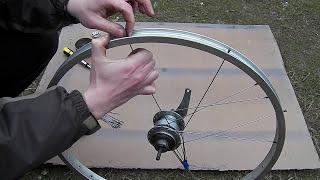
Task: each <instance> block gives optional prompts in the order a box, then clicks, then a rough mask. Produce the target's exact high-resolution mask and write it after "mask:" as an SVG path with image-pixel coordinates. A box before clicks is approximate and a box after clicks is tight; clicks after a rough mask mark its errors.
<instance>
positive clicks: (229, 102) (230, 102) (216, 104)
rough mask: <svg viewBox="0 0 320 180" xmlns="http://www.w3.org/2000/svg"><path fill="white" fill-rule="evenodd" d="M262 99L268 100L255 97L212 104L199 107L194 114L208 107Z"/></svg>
mask: <svg viewBox="0 0 320 180" xmlns="http://www.w3.org/2000/svg"><path fill="white" fill-rule="evenodd" d="M263 99H268V97H257V98H252V99H242V100H238V101H226V102H223V103H214V104H208V105H204V106H199V108H200V109H198V110H197V111H196V112H195V113H197V112H199V111H201V110H203V109H206V108H208V107H214V106H221V105H226V104H235V103H245V102H252V101H259V100H263ZM192 114H193V113H190V114H187V115H186V116H185V117H187V116H190V115H192Z"/></svg>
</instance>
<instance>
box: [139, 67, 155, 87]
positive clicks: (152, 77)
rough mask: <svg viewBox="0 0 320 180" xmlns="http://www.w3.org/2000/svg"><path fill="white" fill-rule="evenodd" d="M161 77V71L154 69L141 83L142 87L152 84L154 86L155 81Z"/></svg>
mask: <svg viewBox="0 0 320 180" xmlns="http://www.w3.org/2000/svg"><path fill="white" fill-rule="evenodd" d="M158 77H159V72H157V71H152V72H151V73H150V74H149V75H148V77H147V78H146V79H145V80H144V81H143V82H142V83H141V87H144V86H147V85H152V86H154V81H155V80H157V79H158Z"/></svg>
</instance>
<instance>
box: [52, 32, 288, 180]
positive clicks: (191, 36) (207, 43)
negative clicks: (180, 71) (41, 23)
mask: <svg viewBox="0 0 320 180" xmlns="http://www.w3.org/2000/svg"><path fill="white" fill-rule="evenodd" d="M135 43H167V44H175V45H181V46H187V47H191V48H195V49H199V50H202V51H205V52H208V53H210V54H213V55H215V56H218V57H220V58H222V59H224V60H226V61H228V62H229V63H231V64H233V65H235V66H237V67H238V68H239V69H241V70H243V71H244V72H245V73H246V74H247V75H249V76H250V77H251V78H252V79H253V80H255V81H256V82H257V83H258V85H259V86H260V87H261V88H262V89H263V91H264V92H265V93H266V95H267V96H268V98H269V99H270V102H271V104H272V106H273V109H274V111H275V115H276V131H275V137H274V140H273V143H272V146H271V148H270V150H269V152H268V154H267V155H266V156H265V158H264V159H263V161H262V162H261V163H260V164H259V165H258V166H257V167H256V168H255V169H253V170H252V171H251V172H250V173H248V174H247V175H246V176H245V177H243V179H260V178H262V177H263V176H264V175H265V174H266V173H268V172H269V171H270V170H271V168H272V167H273V165H274V164H275V163H276V161H277V160H278V158H279V156H280V154H281V151H282V148H283V144H284V140H285V120H284V114H283V110H282V107H281V104H280V102H279V98H278V96H277V94H276V92H275V90H274V88H273V86H272V84H271V82H270V81H269V80H268V78H267V76H266V75H265V74H264V73H263V71H262V70H260V69H259V68H258V67H257V66H256V65H255V64H254V63H252V62H251V61H250V60H249V59H248V58H246V57H245V56H244V55H242V54H241V53H240V52H238V51H237V50H235V49H233V48H231V47H229V46H228V45H225V44H223V43H221V42H220V41H217V40H215V39H212V38H209V37H206V36H203V35H200V34H196V33H191V32H186V31H180V30H173V29H162V28H146V29H138V30H135V31H134V33H133V34H132V36H131V37H124V38H118V39H113V40H111V41H110V43H109V44H108V47H107V48H108V49H110V48H113V47H117V46H122V45H128V44H135ZM90 55H91V43H89V44H87V45H85V46H83V47H82V48H80V49H79V50H78V51H76V52H75V53H74V54H73V55H72V56H70V57H69V58H68V59H67V60H66V61H65V62H64V63H63V64H62V65H61V66H60V68H59V69H58V70H57V72H56V73H55V75H54V77H53V78H52V80H51V81H50V83H49V85H48V88H49V87H52V86H54V85H57V84H58V82H59V81H60V79H61V78H62V77H63V76H64V75H65V74H66V73H67V72H68V71H69V70H70V69H71V68H72V67H73V66H74V65H76V64H77V63H79V62H80V61H81V60H83V59H85V58H88V57H90ZM59 157H60V158H61V159H62V160H63V162H64V163H65V164H66V165H67V166H68V167H69V168H71V169H72V170H75V171H76V172H77V173H79V174H80V175H81V176H82V177H85V178H87V179H94V180H98V179H99V180H101V179H104V178H102V177H101V176H99V175H97V174H96V173H94V172H93V171H91V170H90V169H88V168H87V167H86V166H84V165H83V164H82V163H81V162H80V161H79V160H78V159H77V158H76V157H75V156H74V155H73V154H72V153H71V152H70V151H68V150H66V151H65V152H63V153H61V154H60V155H59Z"/></svg>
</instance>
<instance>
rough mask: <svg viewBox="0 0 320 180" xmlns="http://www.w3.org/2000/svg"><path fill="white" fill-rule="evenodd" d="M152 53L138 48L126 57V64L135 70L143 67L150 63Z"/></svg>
mask: <svg viewBox="0 0 320 180" xmlns="http://www.w3.org/2000/svg"><path fill="white" fill-rule="evenodd" d="M152 57H153V55H152V53H151V52H150V51H148V50H146V49H142V48H138V49H135V50H133V51H132V52H131V53H130V55H129V56H128V57H127V64H128V65H129V66H133V67H135V68H139V67H141V66H145V65H146V64H148V63H149V62H150V61H152Z"/></svg>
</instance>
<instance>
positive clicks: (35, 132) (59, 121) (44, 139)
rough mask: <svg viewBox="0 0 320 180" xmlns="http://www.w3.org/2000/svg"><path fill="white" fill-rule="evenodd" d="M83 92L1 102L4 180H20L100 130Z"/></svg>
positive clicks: (0, 162)
mask: <svg viewBox="0 0 320 180" xmlns="http://www.w3.org/2000/svg"><path fill="white" fill-rule="evenodd" d="M90 115H91V113H90V112H89V110H88V107H87V105H86V104H85V102H84V100H83V98H82V95H81V93H80V92H79V91H73V92H71V93H70V94H69V93H67V92H66V90H65V89H64V88H62V87H55V88H50V89H48V90H47V91H46V92H44V93H42V94H40V95H32V96H25V97H18V98H1V99H0V177H1V179H16V178H18V177H20V176H22V175H23V174H25V173H26V172H28V171H30V170H31V169H33V168H35V167H37V166H39V165H40V164H41V163H43V162H45V161H47V160H48V159H50V158H52V157H54V156H55V155H57V154H59V153H61V152H63V151H64V150H66V149H67V148H69V147H70V146H71V145H72V144H73V143H74V142H75V141H77V140H78V139H79V138H80V137H81V136H83V135H85V134H91V133H93V132H95V131H96V130H98V129H99V128H100V125H99V123H98V122H97V121H96V120H95V119H93V118H90Z"/></svg>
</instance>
